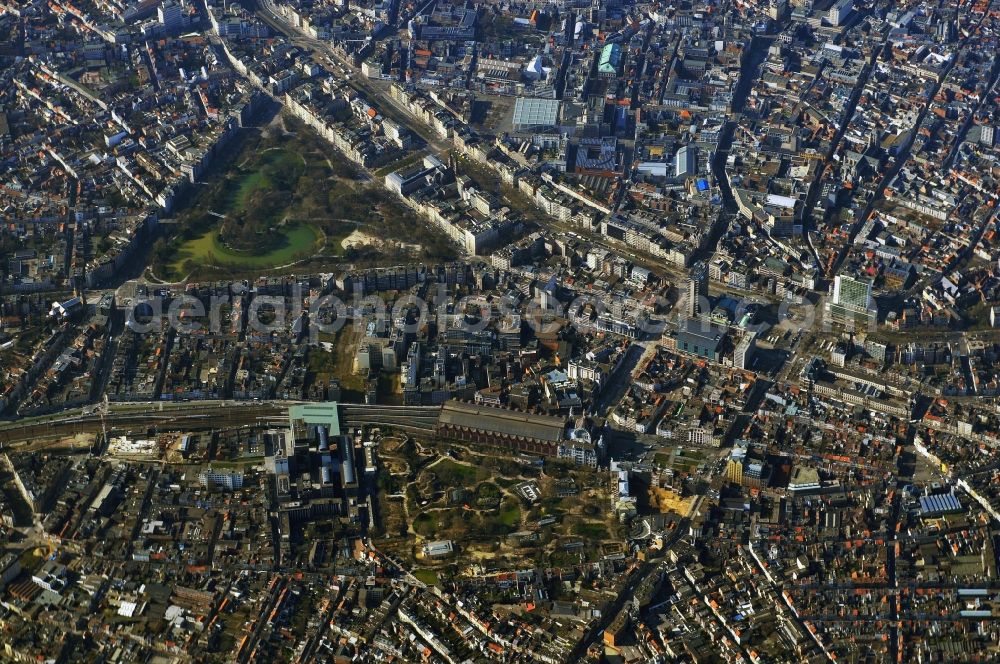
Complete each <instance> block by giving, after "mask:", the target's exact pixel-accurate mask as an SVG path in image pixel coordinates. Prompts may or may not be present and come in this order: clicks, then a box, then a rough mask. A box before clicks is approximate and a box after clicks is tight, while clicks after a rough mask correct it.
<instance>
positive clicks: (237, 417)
mask: <svg viewBox="0 0 1000 664" xmlns="http://www.w3.org/2000/svg"><path fill="white" fill-rule="evenodd" d="M287 405H288V404H286V403H283V402H275V403H271V402H265V403H258V402H239V403H232V402H214V401H213V402H199V403H188V404H184V405H177V404H171V405H170V406H169V407H167V408H163V409H162V410H161V409H160V405H159V404H146V405H143V404H126V405H118V404H116V406H115V408H114V409H112V411H111V412H109V413H107V414H106V415H105V417H104V424H105V426H106V427H107V428H108V430H109V431H120V432H122V431H123V432H140V431H141V432H144V431H147V430H149V429H158V430H163V431H199V430H208V429H225V428H231V427H240V426H281V425H283V424H285V423H286V422H287V418H288V410H287ZM439 411H440V408H438V407H436V406H378V405H373V406H363V405H342V406H341V407H340V416H341V423H342V425H343V426H344V427H355V426H387V427H393V428H397V429H402V430H404V431H411V432H415V433H433V432H434V430H435V428H436V426H437V415H438V412H439ZM101 427H102V424H101V416H100V414H98V413H84V412H80V411H74V412H73V413H72V414H68V416H67V417H63V418H58V417H56V416H52V417H46V418H44V419H42V420H41V421H38V420H32V421H27V422H24V423H18V422H10V423H6V424H5V425H4V426H3V427H2V428H0V445H3V446H8V445H20V444H29V443H32V442H36V441H39V440H45V439H49V438H55V437H68V436H72V435H74V434H80V433H98V432H99V431H101Z"/></svg>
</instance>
